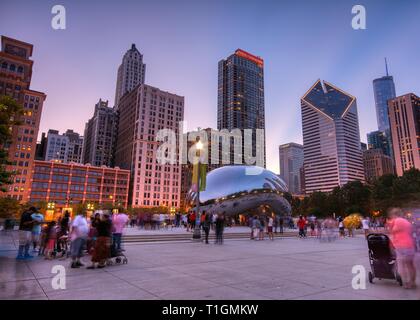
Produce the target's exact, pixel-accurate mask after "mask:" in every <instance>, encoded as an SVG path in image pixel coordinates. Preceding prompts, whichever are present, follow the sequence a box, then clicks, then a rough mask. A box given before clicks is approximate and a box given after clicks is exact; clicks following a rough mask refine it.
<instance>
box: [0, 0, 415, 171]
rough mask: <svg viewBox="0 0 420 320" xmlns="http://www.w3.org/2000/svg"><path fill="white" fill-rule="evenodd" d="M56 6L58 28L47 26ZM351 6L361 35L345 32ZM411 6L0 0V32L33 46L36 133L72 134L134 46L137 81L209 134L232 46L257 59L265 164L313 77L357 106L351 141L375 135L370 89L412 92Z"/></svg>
mask: <svg viewBox="0 0 420 320" xmlns="http://www.w3.org/2000/svg"><path fill="white" fill-rule="evenodd" d="M55 4H61V5H64V6H65V8H66V10H67V29H66V30H53V29H52V28H51V18H52V14H51V8H52V6H53V5H55ZM355 4H362V5H364V6H365V7H366V11H367V29H366V30H353V29H352V28H351V19H352V14H351V9H352V7H353V5H355ZM418 21H420V1H416V0H399V1H385V0H383V1H380V0H370V1H363V2H362V3H356V2H354V1H347V0H344V1H330V0H325V1H323V0H321V1H248V0H243V1H240V0H224V1H222V0H214V1H203V0H201V1H198V0H191V1H190V0H156V1H134V0H133V1H128V0H125V1H124V0H122V1H96V0H92V1H82V0H72V1H66V0H64V1H60V2H59V3H57V2H56V1H49V0H48V1H36V2H35V1H29V0H15V1H2V3H1V4H0V30H1V31H0V34H1V35H5V36H8V37H12V38H16V39H19V40H22V41H25V42H29V43H32V44H33V45H34V54H33V56H32V60H34V61H35V63H34V72H33V76H32V85H31V88H32V89H33V90H38V91H42V92H45V93H46V94H47V100H46V102H45V104H44V110H43V114H42V120H41V128H40V134H41V132H46V131H48V129H57V130H60V132H64V131H65V130H66V129H74V130H75V131H76V132H78V133H81V134H83V131H84V126H85V123H86V122H87V121H88V119H89V118H90V117H91V116H92V115H93V111H94V106H95V103H97V101H98V100H99V98H102V99H105V100H109V103H110V104H112V103H113V101H114V94H115V85H116V81H117V69H118V66H119V65H120V64H121V60H122V57H123V55H124V53H125V52H126V51H127V50H128V49H129V48H130V47H131V44H132V43H135V44H136V47H137V48H138V50H139V51H140V52H141V53H142V54H143V61H144V63H146V64H147V75H146V83H147V84H149V85H151V86H155V87H158V88H160V89H161V90H164V91H170V92H173V93H176V94H178V95H181V96H184V97H185V119H186V120H187V122H188V127H187V128H185V129H186V130H192V129H195V128H197V127H201V128H206V127H212V128H216V127H217V64H218V62H219V61H220V60H221V59H223V58H225V57H227V56H228V55H230V54H232V53H233V52H234V51H235V50H236V49H238V48H241V49H244V50H246V51H248V52H250V53H252V54H254V55H258V56H261V57H262V58H263V59H264V63H265V66H264V74H265V79H264V80H265V114H266V138H267V140H266V145H267V168H268V169H270V170H272V171H274V172H275V173H278V172H279V156H278V155H279V151H278V148H279V145H280V144H284V143H288V142H296V143H302V127H301V113H300V99H301V97H302V96H303V95H304V94H305V92H306V91H307V89H308V88H310V86H311V85H312V84H313V83H314V82H315V81H316V80H317V79H324V80H326V81H328V82H330V83H332V84H334V85H336V86H337V87H339V88H341V89H343V90H345V91H346V92H348V93H350V94H351V95H353V96H355V97H356V98H357V106H358V114H359V123H360V136H361V140H362V141H364V142H366V134H367V133H368V132H370V131H375V130H377V129H378V126H377V121H376V113H375V103H374V96H373V87H372V81H373V79H375V78H379V77H381V76H384V75H385V74H386V71H385V63H384V57H387V59H388V65H389V74H390V75H392V76H393V77H394V82H395V86H396V94H397V96H399V95H403V94H406V93H410V92H413V93H415V94H417V95H419V94H420V77H419V76H418V71H419V69H420V68H419V64H420V56H419V52H420V43H419V41H417V39H418V36H419V34H420V25H419V23H418Z"/></svg>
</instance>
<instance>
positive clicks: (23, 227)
mask: <svg viewBox="0 0 420 320" xmlns="http://www.w3.org/2000/svg"><path fill="white" fill-rule="evenodd" d="M36 212H37V210H36V208H35V207H30V208H29V209H28V210H26V211H24V212H23V213H22V216H21V218H20V225H19V250H18V255H17V257H16V259H18V260H23V259H31V258H33V256H31V255H30V254H29V248H30V245H31V239H32V228H33V223H34V221H33V219H32V214H33V213H36Z"/></svg>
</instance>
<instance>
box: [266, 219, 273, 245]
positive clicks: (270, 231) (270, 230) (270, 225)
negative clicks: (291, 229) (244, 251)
mask: <svg viewBox="0 0 420 320" xmlns="http://www.w3.org/2000/svg"><path fill="white" fill-rule="evenodd" d="M273 224H274V219H273V217H272V216H269V217H268V223H267V233H268V239H270V240H272V241H273V240H274V235H273Z"/></svg>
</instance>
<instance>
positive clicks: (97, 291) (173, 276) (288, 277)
mask: <svg viewBox="0 0 420 320" xmlns="http://www.w3.org/2000/svg"><path fill="white" fill-rule="evenodd" d="M125 248H126V255H127V257H128V259H129V262H128V264H127V265H113V266H109V267H106V268H104V269H96V270H87V269H86V268H80V269H71V268H69V264H70V262H69V260H65V261H61V260H59V259H57V260H53V261H48V260H44V259H42V258H36V259H34V260H32V261H29V262H22V261H16V260H15V255H16V248H15V244H14V242H13V241H11V237H9V236H5V235H4V233H3V234H2V235H0V299H82V300H87V299H176V300H182V299H220V300H228V299H362V300H365V299H420V291H419V289H416V290H405V289H403V288H401V287H400V286H399V285H398V284H397V283H396V281H392V280H382V281H380V280H376V282H375V283H374V284H370V283H369V282H367V284H366V290H354V289H353V288H352V286H351V281H352V277H353V276H354V275H353V274H352V267H353V266H354V265H363V266H365V267H366V271H369V270H370V268H369V261H368V254H367V244H366V241H365V240H364V238H363V237H362V236H357V237H356V238H353V239H348V238H347V239H340V240H337V241H335V242H332V243H320V242H319V241H317V240H316V239H298V238H284V239H276V240H275V241H273V242H271V241H269V240H265V241H250V240H227V241H225V244H224V245H223V246H219V245H214V244H210V245H205V244H202V243H193V242H191V243H185V242H183V243H177V242H173V243H152V244H126V246H125ZM84 260H85V261H84V262H85V263H86V264H87V263H88V262H89V257H87V256H86V257H84ZM419 262H420V261H419V257H417V265H419ZM57 264H61V265H63V266H65V270H66V274H67V276H66V289H65V290H60V289H59V290H54V289H53V288H52V285H51V282H52V277H53V276H54V275H55V274H52V273H51V270H52V267H53V266H54V265H57ZM419 278H420V277H418V279H417V284H418V285H419V286H420V281H419V280H420V279H419Z"/></svg>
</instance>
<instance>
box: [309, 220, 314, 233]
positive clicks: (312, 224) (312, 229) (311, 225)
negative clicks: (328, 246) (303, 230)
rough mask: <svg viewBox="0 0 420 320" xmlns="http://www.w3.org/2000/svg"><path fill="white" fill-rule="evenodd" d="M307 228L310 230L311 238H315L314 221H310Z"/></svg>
mask: <svg viewBox="0 0 420 320" xmlns="http://www.w3.org/2000/svg"><path fill="white" fill-rule="evenodd" d="M309 227H310V228H311V237H313V236H315V221H314V219H312V220H311V222H310V224H309Z"/></svg>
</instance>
